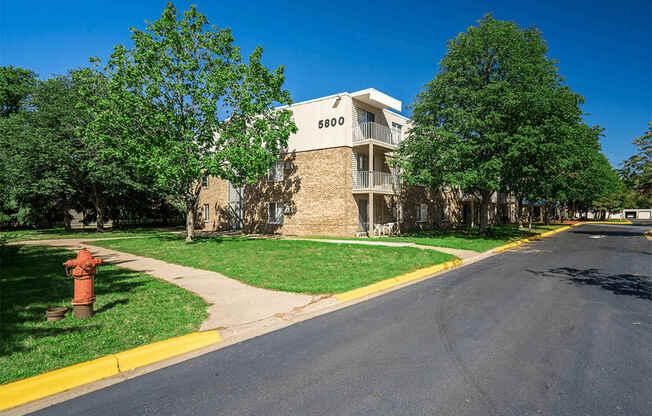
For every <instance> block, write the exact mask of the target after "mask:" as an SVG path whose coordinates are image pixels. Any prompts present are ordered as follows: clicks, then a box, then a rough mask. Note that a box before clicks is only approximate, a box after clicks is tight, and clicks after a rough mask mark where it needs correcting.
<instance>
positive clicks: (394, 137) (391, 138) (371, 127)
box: [353, 121, 401, 146]
mask: <svg viewBox="0 0 652 416" xmlns="http://www.w3.org/2000/svg"><path fill="white" fill-rule="evenodd" d="M363 140H378V141H379V142H383V143H387V144H391V145H394V146H397V145H398V143H399V141H400V140H401V131H400V130H398V129H390V128H389V127H387V126H385V125H383V124H380V123H376V122H374V121H365V122H360V123H357V124H355V125H354V126H353V141H354V142H360V141H363Z"/></svg>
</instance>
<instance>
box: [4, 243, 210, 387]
mask: <svg viewBox="0 0 652 416" xmlns="http://www.w3.org/2000/svg"><path fill="white" fill-rule="evenodd" d="M75 255H76V253H74V252H71V251H67V250H63V249H59V248H52V247H42V246H0V261H1V263H2V264H1V266H2V267H1V268H0V322H2V326H1V327H0V340H1V341H2V342H1V343H0V384H4V383H7V382H11V381H14V380H18V379H22V378H25V377H30V376H33V375H36V374H40V373H43V372H45V371H50V370H54V369H57V368H61V367H65V366H69V365H72V364H76V363H80V362H84V361H88V360H92V359H95V358H98V357H102V356H104V355H107V354H113V353H117V352H120V351H124V350H126V349H130V348H134V347H138V346H141V345H145V344H149V343H151V342H155V341H161V340H164V339H168V338H171V337H176V336H180V335H184V334H188V333H191V332H194V331H196V330H197V329H198V328H199V326H200V325H201V323H202V322H203V321H204V319H205V318H206V316H207V313H206V307H207V304H206V302H205V301H204V300H203V299H201V298H200V297H199V296H197V295H195V294H193V293H190V292H188V291H186V290H184V289H181V288H179V287H177V286H175V285H173V284H170V283H167V282H164V281H161V280H158V279H155V278H153V277H151V276H148V275H146V274H141V273H135V272H131V271H129V270H126V269H121V268H118V267H114V266H108V265H107V266H101V267H100V268H99V271H98V274H97V276H96V278H95V295H96V296H97V301H96V303H95V310H96V311H97V313H96V315H95V316H94V317H93V318H90V319H84V320H80V319H74V318H73V316H72V314H71V313H69V314H68V315H66V317H65V319H63V320H62V321H59V322H46V320H45V310H46V309H47V308H48V307H52V306H70V301H71V298H72V295H73V279H72V278H71V277H68V276H66V275H65V272H64V269H63V266H62V265H61V263H62V262H63V261H65V260H68V259H71V258H74V257H75Z"/></svg>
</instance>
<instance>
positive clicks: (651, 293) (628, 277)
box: [526, 267, 652, 301]
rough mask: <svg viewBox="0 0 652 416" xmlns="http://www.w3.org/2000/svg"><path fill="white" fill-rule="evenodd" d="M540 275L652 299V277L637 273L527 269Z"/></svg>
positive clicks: (570, 269) (619, 293) (563, 268)
mask: <svg viewBox="0 0 652 416" xmlns="http://www.w3.org/2000/svg"><path fill="white" fill-rule="evenodd" d="M526 270H527V271H528V272H530V273H532V274H534V275H537V276H540V277H556V278H558V279H561V280H566V281H568V282H569V283H570V284H573V285H574V286H598V287H600V288H602V289H605V290H608V291H610V292H612V293H614V294H616V295H625V296H633V297H635V298H639V299H644V300H651V301H652V277H650V276H643V275H635V274H627V273H623V274H607V273H603V272H601V271H600V270H598V269H575V268H572V267H558V268H554V269H549V270H545V271H536V270H530V269H526Z"/></svg>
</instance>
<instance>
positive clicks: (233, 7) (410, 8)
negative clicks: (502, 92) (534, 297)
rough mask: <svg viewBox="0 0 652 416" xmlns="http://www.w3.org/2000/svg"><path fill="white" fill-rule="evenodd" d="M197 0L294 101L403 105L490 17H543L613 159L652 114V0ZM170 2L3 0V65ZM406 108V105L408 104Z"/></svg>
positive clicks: (97, 47) (122, 27) (40, 57)
mask: <svg viewBox="0 0 652 416" xmlns="http://www.w3.org/2000/svg"><path fill="white" fill-rule="evenodd" d="M190 3H195V4H197V5H198V6H199V10H200V11H201V12H203V13H204V14H206V15H207V16H208V19H209V20H210V22H211V23H212V24H214V25H216V26H218V27H230V28H231V29H232V30H233V33H234V36H235V39H236V44H238V45H239V46H241V47H242V50H243V52H244V53H249V52H251V50H252V49H253V48H254V47H255V46H257V45H261V46H263V47H264V50H265V52H264V55H263V60H264V62H265V64H267V65H268V66H272V67H276V66H278V65H281V64H282V65H285V68H286V87H287V88H288V89H289V90H290V92H291V93H292V98H293V99H294V101H301V100H307V99H311V98H316V97H319V96H323V95H329V94H333V93H336V92H341V91H356V90H360V89H364V88H368V87H374V88H377V89H379V90H381V91H383V92H386V93H388V94H390V95H392V96H394V97H396V98H398V99H400V100H402V101H403V105H404V109H406V107H407V105H408V104H410V103H412V102H413V100H414V96H415V94H416V93H417V92H418V91H419V90H420V89H421V88H422V86H423V85H424V84H425V83H426V82H428V81H429V80H430V79H432V78H433V77H434V74H435V73H436V71H437V64H438V62H439V60H440V59H441V58H442V56H443V55H444V53H445V43H446V40H448V39H450V38H453V37H454V36H456V35H457V33H459V32H462V31H464V30H465V29H466V28H467V27H468V26H469V25H471V24H474V23H475V22H476V21H477V20H478V19H479V18H480V17H482V15H483V14H485V13H487V12H490V11H491V12H494V14H495V17H496V18H497V19H503V20H513V21H515V22H517V23H518V24H519V25H521V26H528V25H535V26H537V27H538V28H539V29H540V30H542V31H543V36H544V39H546V41H547V43H548V47H549V49H550V52H549V56H551V57H553V58H556V59H558V60H559V61H560V64H559V68H560V73H561V74H562V75H563V76H564V77H566V81H567V83H568V84H569V85H570V87H571V88H572V89H573V90H574V91H575V92H577V93H579V94H582V95H583V96H584V97H586V105H585V106H584V111H585V112H587V113H590V114H591V115H590V116H587V121H588V122H589V123H591V124H599V125H601V126H602V127H604V128H605V129H606V131H605V137H604V138H603V139H602V144H603V148H604V151H605V154H606V155H607V157H608V158H609V159H610V160H611V162H612V163H613V164H614V165H616V164H618V163H619V162H620V161H622V160H623V159H626V158H627V157H629V155H630V154H632V153H633V152H634V147H633V146H632V144H631V142H632V140H633V139H634V138H635V137H638V136H640V135H642V134H643V132H644V131H645V130H646V129H647V123H648V122H649V121H652V117H651V114H650V113H651V108H652V92H651V91H652V84H651V77H652V75H651V74H652V52H651V49H652V46H651V45H652V2H651V1H650V0H646V1H628V0H623V1H617V2H614V1H571V2H562V1H558V2H552V1H551V2H543V1H537V2H528V1H525V2H524V1H505V2H499V1H492V2H489V1H466V0H459V1H454V2H450V1H447V2H423V3H419V2H400V1H393V2H382V1H375V2H369V3H365V2H363V1H361V0H359V1H356V2H351V1H341V2H340V1H329V2H324V3H323V4H320V3H319V2H315V1H312V2H306V1H302V2H288V3H284V2H282V1H278V0H277V1H269V2H240V1H231V2H228V3H227V2H219V1H202V0H197V1H194V2H181V1H177V2H175V5H176V6H177V8H178V9H180V10H181V9H185V8H187V5H188V4H190ZM164 5H165V2H164V1H139V0H132V1H128V2H127V1H88V0H86V1H75V0H68V1H65V2H53V1H38V0H36V1H30V2H27V1H16V0H0V65H14V66H20V67H25V68H30V69H32V70H34V71H36V72H37V73H38V74H39V75H40V76H41V78H46V77H48V76H49V75H51V74H55V73H63V72H65V71H66V70H67V69H70V68H75V67H79V66H83V65H86V64H87V62H88V57H90V56H99V57H100V58H103V59H104V58H106V57H107V56H108V55H109V53H110V52H111V49H112V47H113V46H114V45H116V44H119V43H123V44H127V45H129V42H130V39H129V27H130V26H136V27H139V28H144V21H145V20H146V19H149V20H154V19H156V18H157V17H158V16H159V15H160V13H161V10H162V9H163V7H164ZM404 113H405V114H406V115H409V109H406V111H404Z"/></svg>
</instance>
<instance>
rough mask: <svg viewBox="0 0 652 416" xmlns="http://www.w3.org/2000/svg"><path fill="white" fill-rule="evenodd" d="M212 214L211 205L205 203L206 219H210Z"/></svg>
mask: <svg viewBox="0 0 652 416" xmlns="http://www.w3.org/2000/svg"><path fill="white" fill-rule="evenodd" d="M210 214H211V208H210V205H208V204H204V221H208V220H209V219H210Z"/></svg>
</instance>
